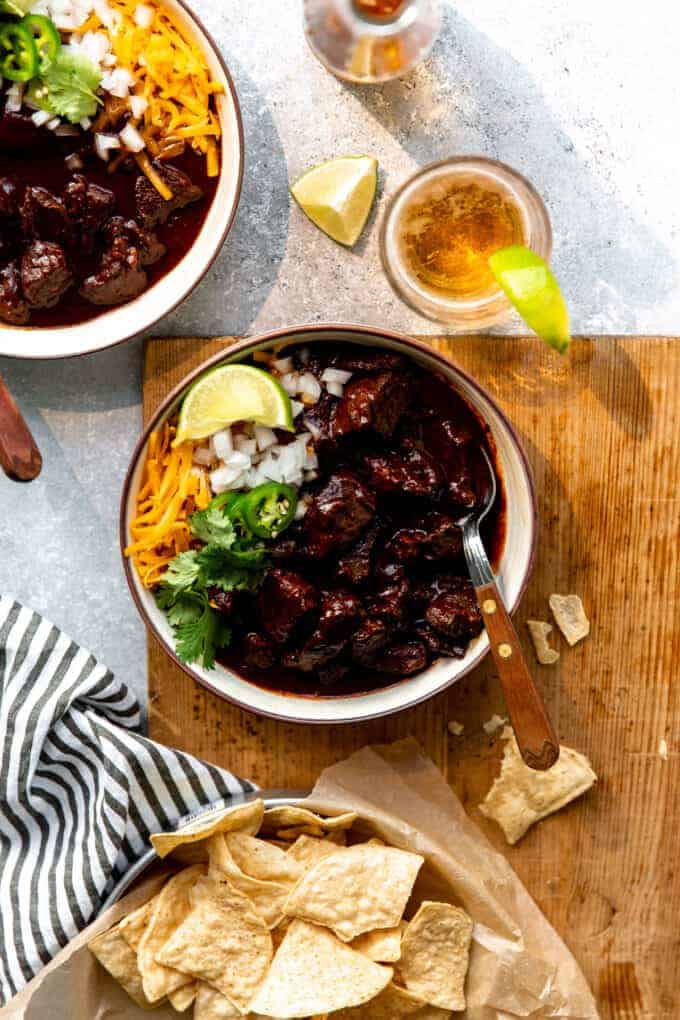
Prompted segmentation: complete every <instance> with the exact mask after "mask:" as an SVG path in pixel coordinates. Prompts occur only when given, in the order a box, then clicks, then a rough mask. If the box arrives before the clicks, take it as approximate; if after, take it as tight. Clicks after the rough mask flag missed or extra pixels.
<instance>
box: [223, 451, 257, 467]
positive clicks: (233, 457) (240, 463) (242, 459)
mask: <svg viewBox="0 0 680 1020" xmlns="http://www.w3.org/2000/svg"><path fill="white" fill-rule="evenodd" d="M224 466H225V467H229V468H238V469H239V471H248V470H249V468H250V466H251V461H250V457H249V456H248V454H247V453H241V451H240V450H233V451H232V452H231V453H230V454H229V456H228V457H225V458H224Z"/></svg>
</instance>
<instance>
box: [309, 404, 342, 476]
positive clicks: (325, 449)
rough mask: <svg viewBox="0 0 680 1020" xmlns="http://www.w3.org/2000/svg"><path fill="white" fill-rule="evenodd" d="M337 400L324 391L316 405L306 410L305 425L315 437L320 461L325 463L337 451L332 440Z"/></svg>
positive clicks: (315, 445)
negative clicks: (332, 422)
mask: <svg viewBox="0 0 680 1020" xmlns="http://www.w3.org/2000/svg"><path fill="white" fill-rule="evenodd" d="M337 403H338V401H337V398H336V397H334V396H332V395H331V394H330V393H329V392H328V391H327V390H324V391H323V393H322V394H321V396H320V397H319V399H318V400H317V402H316V403H315V404H311V405H310V406H309V407H307V408H306V409H305V413H304V417H303V424H304V426H305V428H306V429H308V430H309V432H311V434H312V436H313V437H314V447H315V450H316V454H317V456H318V457H319V459H320V460H322V461H325V460H326V458H327V457H329V456H330V455H331V454H332V453H333V451H334V450H335V449H336V445H337V444H336V442H335V440H334V439H332V438H331V421H332V418H333V412H334V409H335V406H336V404H337Z"/></svg>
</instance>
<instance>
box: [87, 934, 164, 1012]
mask: <svg viewBox="0 0 680 1020" xmlns="http://www.w3.org/2000/svg"><path fill="white" fill-rule="evenodd" d="M88 949H89V950H90V952H91V953H92V955H93V956H95V957H96V958H97V959H98V960H99V962H100V963H101V965H102V967H104V968H105V969H106V970H108V972H109V974H110V975H111V977H112V978H115V980H116V981H117V982H118V984H119V985H120V986H121V987H122V988H124V989H125V991H126V992H127V993H128V995H129V996H130V998H131V999H133V1000H134V1001H135V1002H136V1003H137V1005H138V1006H144V1007H145V1008H146V1009H148V1008H149V1007H150V1006H152V1005H153V1003H151V1002H149V1000H148V999H147V997H146V995H145V994H144V988H143V985H142V975H141V974H140V973H139V967H138V965H137V954H136V953H135V951H134V949H132V947H131V946H130V944H129V942H127V941H126V939H124V938H123V936H122V935H121V933H120V930H119V925H116V926H115V928H109V930H108V931H105V932H103V933H102V934H101V935H97V937H96V938H94V939H92V941H91V942H90V943H89V945H88Z"/></svg>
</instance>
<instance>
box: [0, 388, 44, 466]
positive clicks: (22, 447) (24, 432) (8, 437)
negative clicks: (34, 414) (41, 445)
mask: <svg viewBox="0 0 680 1020" xmlns="http://www.w3.org/2000/svg"><path fill="white" fill-rule="evenodd" d="M0 466H1V467H2V470H3V471H4V472H5V474H6V475H8V477H9V478H14V479H16V480H18V481H20V482H31V481H33V479H34V478H37V477H38V475H39V474H40V470H41V468H42V457H41V455H40V450H39V449H38V447H37V446H36V442H35V439H34V438H33V436H32V435H31V432H30V429H29V427H28V425H27V424H26V422H25V421H24V418H23V415H22V414H21V411H20V410H19V408H18V407H17V405H16V403H15V401H14V397H13V396H12V394H11V393H10V391H9V390H8V389H7V385H6V383H5V381H4V379H3V378H2V376H0Z"/></svg>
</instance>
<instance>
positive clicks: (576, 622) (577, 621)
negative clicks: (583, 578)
mask: <svg viewBox="0 0 680 1020" xmlns="http://www.w3.org/2000/svg"><path fill="white" fill-rule="evenodd" d="M548 605H549V606H550V611H551V612H552V614H553V616H554V617H555V623H556V624H557V626H558V627H559V628H560V630H561V631H562V633H563V634H564V636H565V638H566V640H567V641H568V642H569V644H570V645H576V644H578V642H579V641H582V640H583V638H584V637H587V636H588V635H589V634H590V620H589V619H588V617H587V616H586V613H585V609H584V608H583V603H582V602H581V599H580V598H579V597H578V595H555V594H553V595H551V596H550V597H549V598H548Z"/></svg>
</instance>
